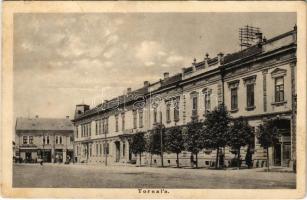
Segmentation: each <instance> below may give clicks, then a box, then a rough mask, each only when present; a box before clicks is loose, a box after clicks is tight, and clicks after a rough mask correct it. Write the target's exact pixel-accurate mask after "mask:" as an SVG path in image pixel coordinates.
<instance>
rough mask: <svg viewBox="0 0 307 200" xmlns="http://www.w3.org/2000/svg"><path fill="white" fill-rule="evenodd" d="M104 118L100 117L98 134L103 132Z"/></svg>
mask: <svg viewBox="0 0 307 200" xmlns="http://www.w3.org/2000/svg"><path fill="white" fill-rule="evenodd" d="M101 124H102V120H101V119H100V120H99V123H98V135H100V134H102V125H101Z"/></svg>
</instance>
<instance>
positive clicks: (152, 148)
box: [146, 124, 165, 167]
mask: <svg viewBox="0 0 307 200" xmlns="http://www.w3.org/2000/svg"><path fill="white" fill-rule="evenodd" d="M164 132H165V131H164V127H163V125H161V124H158V125H157V126H156V127H155V128H154V129H153V130H152V131H151V133H150V135H149V137H148V139H147V142H148V143H147V145H146V151H147V152H149V153H150V154H151V161H150V162H152V155H160V156H161V165H162V167H163V148H164V147H163V146H164V144H163V143H164V140H165V138H164V137H165V133H164ZM161 134H162V142H161ZM161 144H162V148H161ZM161 149H162V151H161Z"/></svg>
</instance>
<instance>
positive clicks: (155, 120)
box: [153, 108, 158, 123]
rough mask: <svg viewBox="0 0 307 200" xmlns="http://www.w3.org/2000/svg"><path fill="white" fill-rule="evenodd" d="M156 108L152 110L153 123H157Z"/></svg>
mask: <svg viewBox="0 0 307 200" xmlns="http://www.w3.org/2000/svg"><path fill="white" fill-rule="evenodd" d="M157 114H158V113H157V108H154V113H153V115H154V116H153V118H154V123H157Z"/></svg>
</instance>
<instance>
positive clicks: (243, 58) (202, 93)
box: [74, 27, 297, 166]
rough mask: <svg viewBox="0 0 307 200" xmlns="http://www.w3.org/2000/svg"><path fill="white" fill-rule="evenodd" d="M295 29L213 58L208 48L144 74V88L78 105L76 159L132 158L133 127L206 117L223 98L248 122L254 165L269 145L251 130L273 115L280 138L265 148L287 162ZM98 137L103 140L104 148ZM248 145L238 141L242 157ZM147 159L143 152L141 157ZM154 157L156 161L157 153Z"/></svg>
mask: <svg viewBox="0 0 307 200" xmlns="http://www.w3.org/2000/svg"><path fill="white" fill-rule="evenodd" d="M296 34H297V32H296V27H294V29H293V30H291V31H289V32H287V33H283V34H281V35H278V36H276V37H274V38H271V39H265V38H263V37H262V35H261V34H259V35H258V41H257V43H256V44H254V45H252V46H251V47H248V48H246V49H243V50H241V51H238V52H234V53H231V54H226V55H224V54H223V53H219V54H218V55H217V56H214V57H212V58H211V57H210V56H209V54H206V55H205V56H204V59H203V60H201V61H197V60H196V59H194V61H193V63H192V64H191V66H189V67H185V68H182V71H181V73H178V74H175V75H173V76H170V74H169V73H168V72H166V73H164V76H163V78H162V79H160V80H159V81H157V82H154V83H148V82H147V81H145V82H144V86H143V87H142V88H141V89H139V90H135V91H131V89H130V88H129V89H128V90H127V93H126V94H125V95H122V96H120V97H117V98H115V99H113V100H111V101H105V102H104V103H103V104H101V105H98V106H97V107H95V108H93V109H90V108H89V106H87V105H77V107H76V115H75V119H74V123H75V127H76V128H75V138H76V142H75V152H77V153H76V157H77V159H78V161H80V162H82V161H93V162H104V160H106V158H109V161H110V162H126V161H129V160H131V159H133V155H131V153H130V151H129V137H131V135H132V134H134V133H136V132H140V131H141V132H147V133H150V131H151V130H152V129H153V128H154V127H155V125H156V124H157V123H160V124H163V125H164V126H165V127H166V128H168V127H172V126H185V125H186V124H187V123H189V122H191V121H192V120H196V121H204V120H205V113H206V112H209V111H212V110H213V109H214V108H215V107H216V106H218V105H219V104H222V103H223V104H225V105H226V107H227V108H228V110H229V112H230V114H231V117H232V118H238V117H244V118H245V119H247V120H248V123H249V124H250V125H251V126H252V127H253V129H254V133H255V139H254V145H253V146H252V151H253V160H254V165H255V166H263V165H264V164H265V161H266V151H265V150H264V149H263V148H262V147H260V144H259V143H258V141H257V137H256V133H257V131H258V127H259V125H260V124H263V122H264V121H265V120H267V119H273V120H274V121H275V123H276V127H277V129H278V130H279V132H280V133H281V136H280V138H279V143H277V144H276V145H275V146H274V147H272V148H270V149H269V154H270V158H271V162H270V164H272V165H278V166H289V165H290V164H291V163H292V162H291V161H293V160H295V158H296V156H295V154H296V145H295V144H296ZM132 94H133V95H132ZM130 96H131V98H129V97H130ZM101 127H102V128H101ZM103 145H106V146H107V147H108V148H106V149H107V150H105V151H106V152H103V149H104V148H103V147H102V146H103ZM221 151H222V153H223V155H224V156H225V159H226V160H230V159H231V158H233V157H234V155H233V153H232V151H231V149H229V148H225V149H221ZM245 152H246V148H243V149H242V157H243V159H244V154H245ZM105 155H106V156H105ZM214 158H215V151H210V150H204V151H203V152H200V155H199V165H210V164H211V162H213V161H214ZM148 159H149V158H148V156H147V155H146V154H144V159H143V161H144V163H145V164H146V163H148ZM164 159H165V163H168V164H170V165H175V163H176V158H175V156H174V155H172V154H166V155H165V156H164ZM154 160H155V163H157V164H159V162H160V161H159V158H158V157H154ZM180 162H183V164H188V163H189V162H190V153H189V152H186V151H184V152H182V153H181V155H180Z"/></svg>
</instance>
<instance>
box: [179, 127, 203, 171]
mask: <svg viewBox="0 0 307 200" xmlns="http://www.w3.org/2000/svg"><path fill="white" fill-rule="evenodd" d="M202 127H203V124H202V123H199V122H191V123H188V124H187V129H186V130H185V131H183V132H184V135H183V136H184V146H185V149H186V150H188V151H190V152H191V153H192V154H195V157H196V168H198V157H197V156H198V153H199V151H201V150H202V149H203V140H202V131H201V129H202Z"/></svg>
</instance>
